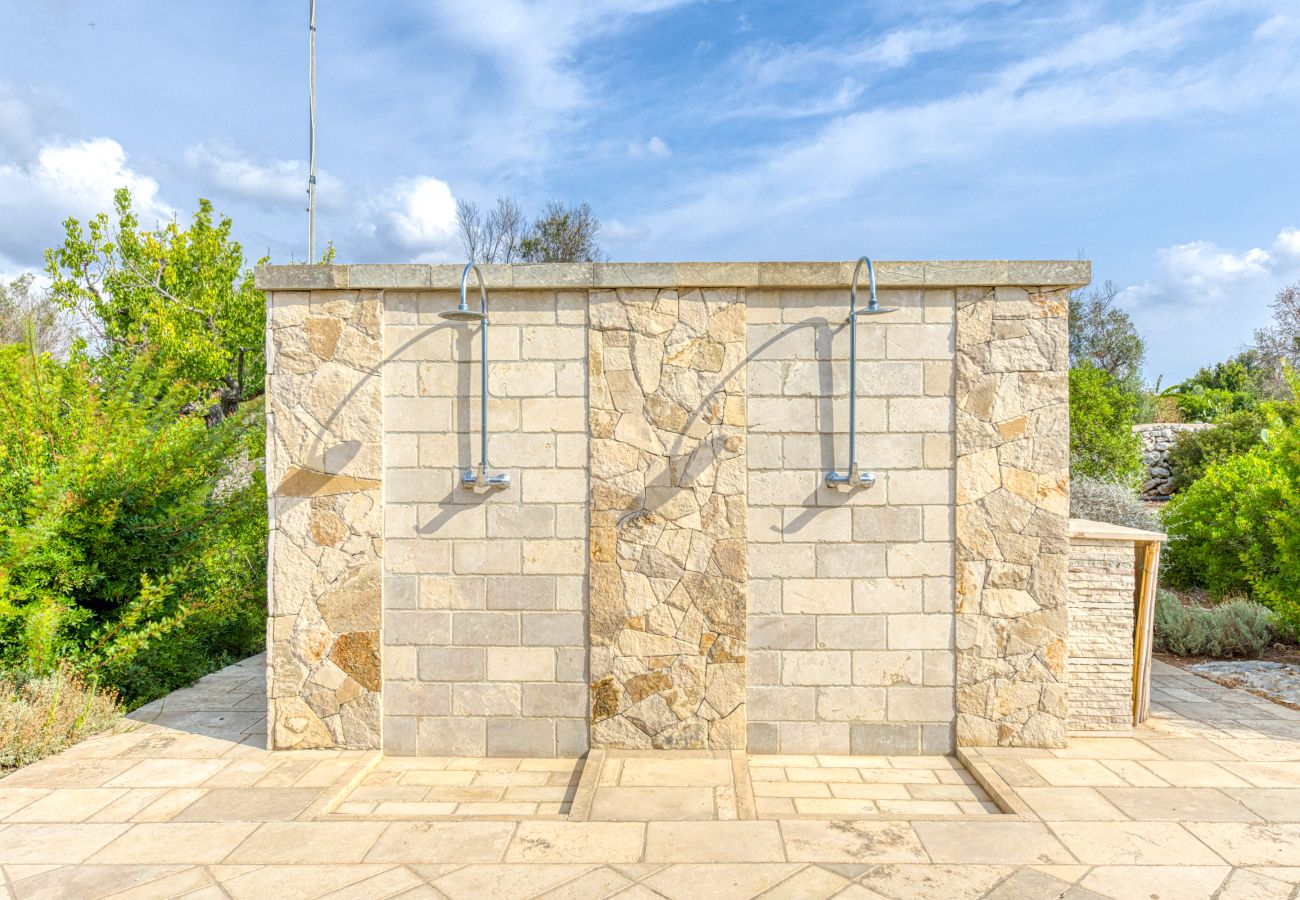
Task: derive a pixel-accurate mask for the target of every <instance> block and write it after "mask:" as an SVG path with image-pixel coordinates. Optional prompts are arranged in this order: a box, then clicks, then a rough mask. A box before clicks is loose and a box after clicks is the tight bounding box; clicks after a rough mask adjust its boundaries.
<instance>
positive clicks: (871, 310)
mask: <svg viewBox="0 0 1300 900" xmlns="http://www.w3.org/2000/svg"><path fill="white" fill-rule="evenodd" d="M898 309H899V308H898V307H897V306H872V305H870V304H868V305H867V307H866V309H855V310H854V311H853V312H852V313H850V315H853V316H879V315H883V314H884V313H891V312H898ZM444 315H445V313H444Z"/></svg>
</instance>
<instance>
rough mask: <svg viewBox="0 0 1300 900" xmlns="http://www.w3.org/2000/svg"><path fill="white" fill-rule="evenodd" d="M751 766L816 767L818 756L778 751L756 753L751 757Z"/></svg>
mask: <svg viewBox="0 0 1300 900" xmlns="http://www.w3.org/2000/svg"><path fill="white" fill-rule="evenodd" d="M749 764H750V766H753V767H756V768H763V767H769V766H777V767H784V766H805V767H810V768H811V767H814V766H816V765H818V758H817V757H816V756H806V755H798V754H790V753H785V754H778V753H755V754H754V755H752V756H750V757H749Z"/></svg>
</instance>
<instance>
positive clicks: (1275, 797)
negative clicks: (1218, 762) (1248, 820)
mask: <svg viewBox="0 0 1300 900" xmlns="http://www.w3.org/2000/svg"><path fill="white" fill-rule="evenodd" d="M1223 793H1225V794H1227V795H1228V796H1229V797H1231V798H1232V799H1233V800H1236V801H1237V802H1238V803H1241V804H1242V805H1244V806H1245V807H1246V808H1247V809H1249V810H1250V811H1251V812H1253V813H1255V814H1256V815H1257V816H1259V817H1260V818H1261V819H1263V820H1265V821H1266V822H1300V788H1224V789H1223Z"/></svg>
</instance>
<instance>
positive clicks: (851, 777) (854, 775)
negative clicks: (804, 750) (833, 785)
mask: <svg viewBox="0 0 1300 900" xmlns="http://www.w3.org/2000/svg"><path fill="white" fill-rule="evenodd" d="M881 771H884V772H892V771H893V770H891V769H883V770H881ZM894 774H895V775H897V776H900V777H905V776H903V773H894ZM785 777H786V778H787V779H788V780H789V781H814V782H816V781H820V782H823V783H825V782H831V781H839V782H850V781H861V780H862V775H861V774H860V773H859V770H857V769H840V768H824V767H822V766H815V767H812V768H806V767H802V766H789V767H788V768H786V770H785Z"/></svg>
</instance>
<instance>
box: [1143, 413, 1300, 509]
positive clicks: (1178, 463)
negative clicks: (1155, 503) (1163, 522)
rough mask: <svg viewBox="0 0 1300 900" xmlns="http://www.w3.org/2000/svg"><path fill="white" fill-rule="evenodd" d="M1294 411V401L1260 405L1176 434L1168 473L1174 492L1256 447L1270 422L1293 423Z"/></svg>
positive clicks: (1261, 440) (1295, 415)
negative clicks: (1216, 465) (1215, 464)
mask: <svg viewBox="0 0 1300 900" xmlns="http://www.w3.org/2000/svg"><path fill="white" fill-rule="evenodd" d="M1297 411H1300V404H1297V403H1295V402H1287V403H1271V402H1268V403H1263V404H1260V406H1258V407H1256V408H1253V409H1243V410H1238V411H1236V412H1230V413H1227V414H1226V415H1224V416H1223V417H1221V418H1220V419H1219V421H1218V423H1217V424H1216V425H1215V427H1214V428H1206V429H1204V430H1203V431H1185V432H1183V433H1182V434H1180V435H1178V438H1177V440H1176V441H1174V446H1173V447H1172V448H1171V449H1170V451H1169V470H1170V472H1171V474H1172V475H1173V478H1174V487H1175V489H1177V490H1183V489H1184V488H1186V487H1188V486H1189V485H1190V484H1192V482H1194V481H1196V480H1197V479H1199V478H1201V477H1202V476H1203V475H1204V474H1205V470H1206V468H1207V467H1208V466H1209V465H1210V464H1211V463H1213V462H1218V461H1219V460H1223V459H1227V458H1228V457H1230V456H1238V455H1240V454H1242V453H1245V452H1246V451H1247V450H1249V449H1250V448H1252V447H1255V446H1258V445H1259V444H1260V443H1261V442H1263V440H1264V438H1265V436H1266V434H1267V432H1268V428H1269V422H1270V421H1273V420H1276V421H1277V422H1279V423H1281V424H1291V423H1293V422H1295V421H1296V418H1297Z"/></svg>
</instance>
